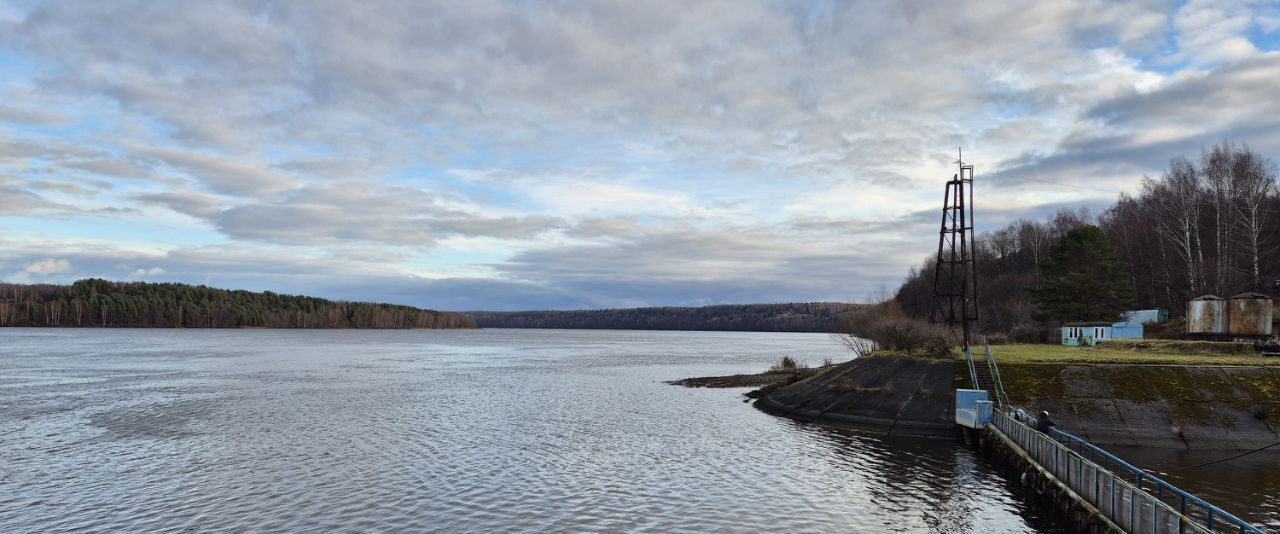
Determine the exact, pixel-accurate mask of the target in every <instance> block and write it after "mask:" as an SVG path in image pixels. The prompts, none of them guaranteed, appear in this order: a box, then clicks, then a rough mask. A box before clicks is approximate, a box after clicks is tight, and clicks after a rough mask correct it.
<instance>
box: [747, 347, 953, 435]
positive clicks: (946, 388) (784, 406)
mask: <svg viewBox="0 0 1280 534" xmlns="http://www.w3.org/2000/svg"><path fill="white" fill-rule="evenodd" d="M958 365H959V364H958V363H957V362H953V361H936V360H910V359H897V358H860V359H856V360H852V361H850V362H846V363H843V364H840V365H837V366H835V367H834V368H832V369H831V370H829V371H826V372H824V373H821V374H819V375H817V376H814V377H811V378H808V379H806V380H802V381H800V382H797V383H795V384H792V385H789V386H787V387H784V388H780V389H778V390H776V391H773V392H772V393H770V394H768V395H766V396H764V397H762V398H760V399H759V400H757V401H756V403H755V406H756V407H757V408H760V409H761V410H764V411H766V412H769V413H773V414H776V415H782V416H786V417H790V418H793V419H798V420H801V421H810V422H818V423H823V424H829V425H835V426H843V427H850V428H857V429H861V430H868V431H873V432H881V433H885V434H893V435H904V436H934V437H950V436H955V435H957V434H958V433H959V430H958V428H957V427H956V425H955V416H954V404H955V399H954V395H955V393H954V392H955V387H956V385H955V380H956V371H957V369H958Z"/></svg>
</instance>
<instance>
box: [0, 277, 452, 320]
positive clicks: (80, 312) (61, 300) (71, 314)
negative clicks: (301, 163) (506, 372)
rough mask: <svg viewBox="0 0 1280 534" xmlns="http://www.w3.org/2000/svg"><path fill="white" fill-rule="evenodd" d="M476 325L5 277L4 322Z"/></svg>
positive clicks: (345, 306)
mask: <svg viewBox="0 0 1280 534" xmlns="http://www.w3.org/2000/svg"><path fill="white" fill-rule="evenodd" d="M2 326H30V327H99V328H289V329H294V328H305V329H312V328H316V329H318V328H342V329H347V328H351V329H355V328H367V329H411V328H417V329H438V328H475V322H474V321H472V320H471V318H470V317H468V316H467V315H465V314H461V313H454V312H441V311H435V310H427V309H421V308H415V307H412V306H402V305H396V304H380V303H371V302H346V301H336V300H328V299H322V298H316V297H307V296H301V295H282V294H278V293H273V292H270V291H264V292H252V291H243V290H229V289H218V288H212V287H207V286H202V285H201V286H193V285H189V284H172V283H167V284H157V283H147V282H111V281H108V280H102V279H97V278H88V279H84V280H78V281H76V282H75V283H74V284H71V285H69V286H68V285H53V284H0V327H2Z"/></svg>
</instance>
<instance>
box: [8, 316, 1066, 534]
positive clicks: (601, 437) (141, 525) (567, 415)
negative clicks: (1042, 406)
mask: <svg viewBox="0 0 1280 534" xmlns="http://www.w3.org/2000/svg"><path fill="white" fill-rule="evenodd" d="M0 343H2V346H3V355H2V357H0V401H2V404H0V443H2V445H3V446H0V531H2V532H7V533H8V532H61V531H107V532H166V531H168V532H176V531H186V530H195V531H213V532H218V531H289V532H307V531H365V532H373V531H447V532H489V531H575V532H577V531H625V532H645V531H648V532H672V531H684V532H708V531H730V532H731V531H743V532H750V531H763V530H769V531H787V532H885V531H896V532H988V531H993V532H1046V531H1052V529H1051V526H1050V525H1048V524H1046V522H1045V520H1044V519H1043V518H1041V517H1039V516H1038V515H1037V514H1036V512H1035V511H1034V510H1029V509H1027V508H1026V507H1025V506H1024V505H1023V504H1022V503H1021V502H1020V501H1019V500H1018V498H1017V497H1016V496H1015V493H1014V491H1013V486H1012V484H1010V483H1009V482H1008V481H1006V480H1005V479H1004V478H1002V477H1001V476H999V475H998V474H997V473H996V472H995V471H994V470H993V468H992V466H991V465H990V464H989V463H988V462H987V461H986V460H984V459H982V458H980V457H977V456H976V455H975V454H973V453H972V452H970V451H968V450H966V449H964V448H963V447H957V446H955V445H954V444H953V443H951V442H947V441H929V440H886V439H883V438H880V437H875V436H868V435H863V434H858V433H853V432H845V431H837V430H831V429H824V428H820V427H816V426H812V425H804V424H799V423H795V422H792V421H789V420H786V419H781V418H777V417H772V416H769V415H766V414H763V413H761V412H759V411H757V410H755V409H752V408H751V407H750V406H749V405H747V404H744V403H743V402H742V397H741V393H742V392H743V390H709V389H687V388H681V387H675V386H670V385H666V384H664V383H663V381H665V380H671V379H676V378H683V377H688V376H700V375H716V374H730V373H744V372H755V371H758V370H761V369H763V368H765V367H767V366H768V365H770V364H772V363H774V362H776V361H777V360H778V359H780V358H781V357H782V356H793V357H796V358H797V359H799V360H801V361H803V362H807V363H809V364H811V365H816V364H818V363H820V362H821V360H822V359H823V358H824V357H830V358H834V359H837V360H839V359H841V358H845V357H847V353H846V352H845V349H843V348H842V347H840V346H839V345H837V344H835V343H834V342H833V341H832V340H831V339H830V338H829V336H827V335H824V334H775V333H718V332H643V331H584V330H578V331H568V330H558V331H557V330H470V331H462V330H457V331H442V330H437V331H430V330H413V331H358V330H328V331H301V330H133V329H106V330H99V329H16V328H11V329H0Z"/></svg>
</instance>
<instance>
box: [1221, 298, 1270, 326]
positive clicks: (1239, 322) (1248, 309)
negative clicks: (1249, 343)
mask: <svg viewBox="0 0 1280 534" xmlns="http://www.w3.org/2000/svg"><path fill="white" fill-rule="evenodd" d="M1272 313H1273V304H1272V301H1271V297H1268V296H1266V295H1263V294H1262V293H1241V294H1239V295H1234V296H1232V297H1231V298H1230V299H1227V333H1229V334H1231V335H1236V336H1270V335H1271V316H1272Z"/></svg>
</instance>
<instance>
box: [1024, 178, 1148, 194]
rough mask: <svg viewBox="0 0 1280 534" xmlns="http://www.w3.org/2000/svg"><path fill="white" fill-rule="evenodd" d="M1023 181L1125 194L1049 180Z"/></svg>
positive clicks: (1027, 179) (1026, 179)
mask: <svg viewBox="0 0 1280 534" xmlns="http://www.w3.org/2000/svg"><path fill="white" fill-rule="evenodd" d="M1023 180H1025V181H1028V182H1039V183H1042V184H1049V185H1059V186H1062V187H1072V188H1076V189H1085V190H1089V191H1098V192H1102V193H1111V194H1115V195H1123V194H1125V192H1124V191H1115V190H1112V189H1102V188H1098V187H1089V186H1084V185H1078V184H1064V183H1062V182H1054V181H1050V180H1040V179H1038V178H1023Z"/></svg>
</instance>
